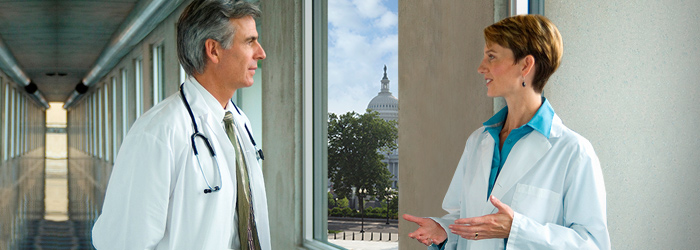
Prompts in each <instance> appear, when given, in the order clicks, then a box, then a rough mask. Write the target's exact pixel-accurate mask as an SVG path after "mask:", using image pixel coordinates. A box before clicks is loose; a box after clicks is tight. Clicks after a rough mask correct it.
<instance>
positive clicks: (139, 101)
mask: <svg viewBox="0 0 700 250" xmlns="http://www.w3.org/2000/svg"><path fill="white" fill-rule="evenodd" d="M134 88H135V92H134V98H135V99H134V105H135V107H136V119H138V118H139V117H140V116H141V113H142V112H143V59H142V58H140V57H139V58H136V59H134Z"/></svg>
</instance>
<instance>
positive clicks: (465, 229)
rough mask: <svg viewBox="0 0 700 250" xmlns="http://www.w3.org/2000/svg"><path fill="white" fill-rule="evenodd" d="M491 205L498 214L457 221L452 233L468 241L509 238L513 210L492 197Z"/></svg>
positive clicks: (451, 226) (453, 225)
mask: <svg viewBox="0 0 700 250" xmlns="http://www.w3.org/2000/svg"><path fill="white" fill-rule="evenodd" d="M491 203H492V204H493V206H495V207H496V208H497V209H498V212H497V213H495V214H488V215H484V216H480V217H473V218H462V219H457V220H455V224H452V225H450V226H449V227H450V230H451V232H452V233H453V234H457V235H459V236H461V237H462V238H465V239H468V240H483V239H494V238H508V235H509V234H510V226H511V225H512V224H513V209H511V208H510V207H509V206H508V205H506V204H504V203H503V202H501V201H500V200H498V199H496V197H494V196H491ZM409 236H410V235H409Z"/></svg>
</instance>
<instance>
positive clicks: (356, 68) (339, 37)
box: [303, 0, 399, 248]
mask: <svg viewBox="0 0 700 250" xmlns="http://www.w3.org/2000/svg"><path fill="white" fill-rule="evenodd" d="M304 9H305V13H307V14H306V15H305V17H304V20H305V24H304V27H305V29H304V30H305V34H304V40H305V41H307V42H306V43H305V44H304V59H303V61H304V66H303V68H304V70H305V72H304V93H305V94H304V95H305V96H308V97H307V98H305V99H304V112H303V113H304V114H305V116H304V121H305V122H304V124H305V126H304V134H305V136H304V140H305V142H304V152H305V155H304V162H305V163H304V165H305V168H304V179H310V180H313V182H309V181H305V182H304V183H305V185H306V186H305V188H304V192H305V195H304V196H305V197H313V199H307V200H305V201H304V202H305V203H304V235H305V238H306V239H307V240H310V241H312V242H316V243H313V244H317V243H324V242H330V243H332V244H335V245H337V246H340V247H348V248H350V247H351V246H350V245H348V244H352V242H349V241H346V242H342V241H340V240H339V241H335V240H333V239H332V238H331V239H329V237H328V236H329V235H328V231H329V230H332V229H333V228H332V226H330V225H329V223H328V222H329V221H330V220H331V219H329V217H332V215H330V214H329V210H330V208H332V207H334V206H338V205H337V204H335V205H333V203H335V202H334V201H333V202H329V200H328V199H329V198H330V197H331V196H333V197H338V198H339V199H340V198H347V199H348V202H349V205H350V208H351V209H360V202H363V204H365V205H364V207H365V208H367V207H376V209H377V210H380V211H386V202H385V201H386V200H387V199H385V197H388V196H386V195H383V194H384V193H385V192H386V191H387V190H388V188H390V187H391V188H394V186H393V185H394V183H396V181H395V180H396V179H394V178H391V176H389V177H388V178H383V179H382V180H377V181H376V182H373V183H372V184H368V185H367V186H360V185H355V184H350V183H333V180H331V179H330V177H331V176H332V175H333V173H332V172H331V171H330V170H329V168H328V167H329V166H331V162H330V161H331V159H329V154H330V153H329V151H330V150H329V148H328V146H329V139H328V136H329V135H328V133H329V131H331V129H330V128H329V127H328V126H329V122H328V121H329V114H331V113H333V114H336V115H338V116H340V115H343V114H347V113H348V112H355V113H357V114H365V113H366V109H367V108H368V107H370V106H371V107H373V108H374V109H375V110H373V111H377V112H379V114H380V116H379V117H377V118H376V119H383V120H384V121H385V122H386V124H391V123H393V122H392V121H395V120H398V99H397V98H396V96H398V0H386V1H357V2H354V3H350V2H349V1H311V0H307V1H305V6H304ZM308 13H310V14H308ZM338 13H350V14H348V15H339V14H338ZM385 65H386V70H385V68H384V66H385ZM391 90H393V91H394V93H393V94H392V93H391ZM378 92H379V93H380V94H379V95H378V94H377V93H378ZM309 97H310V98H309ZM374 100H376V101H375V102H373V101H374ZM370 103H371V104H372V105H370ZM307 135H309V136H307ZM310 135H313V136H310ZM379 150H380V149H378V151H377V153H378V154H380V156H383V158H384V160H383V161H382V162H383V164H382V165H376V168H375V169H377V170H378V171H381V172H385V173H387V174H386V175H383V176H387V175H390V174H391V173H398V171H399V170H398V169H399V164H398V156H394V155H393V153H394V152H398V151H397V150H394V151H391V152H388V153H381V151H379ZM363 171H365V170H363ZM339 186H344V189H346V190H353V191H348V192H344V191H342V192H341V189H340V188H338V187H339ZM360 188H362V189H370V190H368V193H372V194H373V195H363V194H360V195H361V197H358V195H357V194H359V192H357V190H359V189H360ZM341 193H343V194H341ZM333 199H334V198H333ZM373 210H374V209H373ZM391 212H393V213H396V209H394V210H393V211H391ZM382 213H383V214H386V213H385V212H382ZM363 215H364V213H360V215H359V216H358V219H359V217H362V216H363ZM389 215H391V216H392V217H393V216H394V215H392V214H389ZM382 217H384V216H382ZM391 224H393V226H396V228H397V230H398V225H397V223H396V222H395V220H393V221H391ZM366 226H367V225H366V224H365V228H364V229H365V230H367V229H368V228H367V227H366ZM358 227H359V223H358ZM346 232H347V233H352V232H351V231H346ZM369 232H370V231H367V233H369ZM379 232H380V231H374V233H375V235H374V236H375V237H377V235H376V233H379ZM384 232H386V231H384ZM393 232H394V235H393V237H392V239H394V241H392V243H393V244H396V246H398V242H397V241H395V239H397V237H396V233H395V232H396V231H393ZM355 233H356V234H359V232H358V231H356V232H355ZM386 236H387V235H384V237H386ZM358 237H361V236H358ZM365 237H370V235H368V234H365ZM307 242H308V241H307ZM384 243H386V242H384ZM310 244H311V243H310ZM328 247H330V246H323V248H328Z"/></svg>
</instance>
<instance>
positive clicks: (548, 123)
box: [484, 97, 554, 200]
mask: <svg viewBox="0 0 700 250" xmlns="http://www.w3.org/2000/svg"><path fill="white" fill-rule="evenodd" d="M507 116H508V106H506V107H505V108H503V109H501V111H499V112H498V113H496V114H495V115H494V116H492V117H491V118H490V119H489V120H488V121H486V122H484V126H485V127H486V131H488V132H489V133H490V134H491V136H492V137H493V140H494V141H496V143H495V144H494V146H493V147H494V149H493V159H492V160H491V175H490V177H489V189H488V193H487V194H486V200H488V198H489V197H490V196H491V191H492V190H493V185H494V184H495V183H496V178H497V177H498V174H499V173H501V169H502V168H503V165H504V164H505V163H506V159H508V154H510V151H511V150H512V149H513V146H514V145H515V143H517V142H518V141H519V140H520V139H522V138H523V137H524V136H525V135H527V134H529V133H530V132H532V131H533V130H534V131H537V132H539V133H541V134H542V135H544V136H545V137H547V138H549V131H550V129H551V128H552V118H554V109H552V105H550V104H549V101H548V100H547V98H544V97H542V105H541V106H540V108H539V109H538V110H537V113H535V116H533V117H532V119H530V121H529V122H528V123H527V124H525V125H522V126H520V127H519V128H516V129H514V130H512V131H510V134H508V137H507V138H506V141H505V142H504V143H503V148H502V149H499V145H500V136H499V134H500V133H501V129H503V123H504V122H505V121H506V117H507Z"/></svg>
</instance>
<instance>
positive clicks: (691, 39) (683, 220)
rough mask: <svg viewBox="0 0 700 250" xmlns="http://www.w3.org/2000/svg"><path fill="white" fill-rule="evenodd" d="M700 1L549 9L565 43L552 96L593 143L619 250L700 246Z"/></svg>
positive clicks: (553, 5)
mask: <svg viewBox="0 0 700 250" xmlns="http://www.w3.org/2000/svg"><path fill="white" fill-rule="evenodd" d="M698 10H700V2H699V1H644V0H637V1H607V0H590V1H562V0H559V1H555V0H550V1H546V6H545V14H546V16H548V17H549V18H550V19H551V20H552V21H553V22H554V23H555V24H556V25H557V26H558V28H559V30H560V32H561V34H562V37H563V39H564V57H563V64H562V66H561V68H560V69H559V70H558V71H557V72H556V73H555V74H554V75H553V76H552V78H551V79H550V82H549V83H548V86H547V88H546V89H545V95H546V96H547V97H548V98H549V99H550V101H551V103H552V105H553V106H554V109H555V111H556V112H557V114H559V116H561V118H562V120H563V121H564V124H566V125H568V126H569V127H570V128H572V129H574V130H575V131H577V132H579V133H580V134H582V135H583V136H584V137H586V138H587V139H588V140H590V141H591V143H592V144H593V147H594V148H595V150H596V153H597V154H598V156H599V158H600V161H601V165H602V167H603V173H604V178H605V183H606V189H607V194H608V199H607V200H608V223H609V229H610V236H611V238H612V245H613V249H697V248H698V245H699V244H700V237H698V235H699V234H700V229H699V228H700V214H699V213H698V212H697V211H698V207H699V205H700V195H698V190H700V184H698V180H699V179H700V164H699V163H700V155H699V154H697V153H696V151H697V149H699V148H700V132H698V129H697V125H698V124H700V113H699V112H698V110H697V105H698V103H699V102H698V99H697V98H698V97H700V95H699V94H700V86H699V84H698V80H699V79H700V73H699V72H700V70H699V69H698V65H700V16H698Z"/></svg>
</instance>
